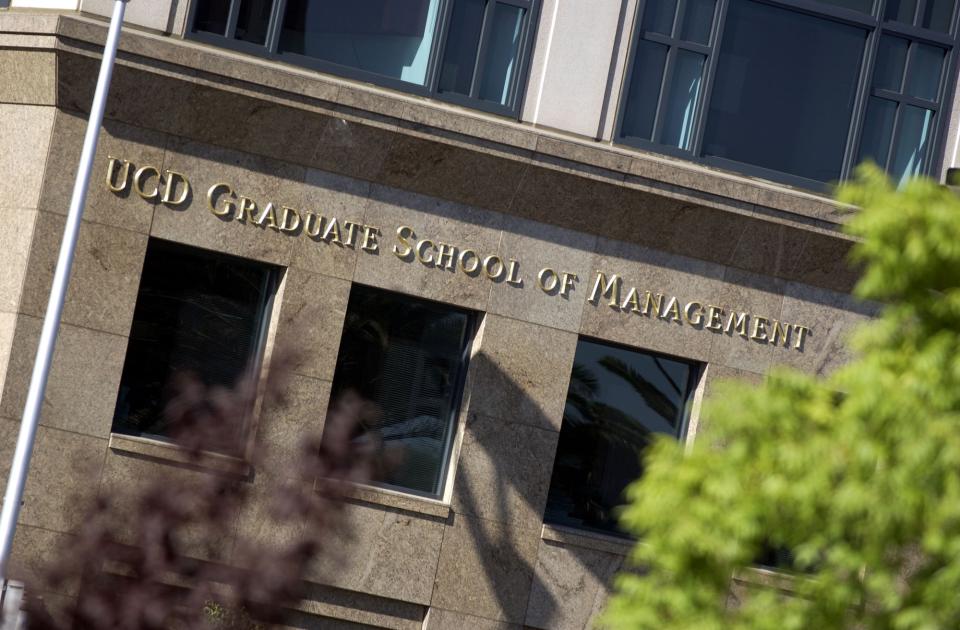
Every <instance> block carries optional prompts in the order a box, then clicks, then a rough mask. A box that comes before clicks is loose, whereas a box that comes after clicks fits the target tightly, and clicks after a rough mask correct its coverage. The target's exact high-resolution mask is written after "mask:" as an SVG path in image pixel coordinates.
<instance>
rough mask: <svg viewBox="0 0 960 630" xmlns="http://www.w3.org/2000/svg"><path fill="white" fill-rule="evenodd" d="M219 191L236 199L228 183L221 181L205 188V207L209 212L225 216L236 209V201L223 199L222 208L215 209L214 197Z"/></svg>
mask: <svg viewBox="0 0 960 630" xmlns="http://www.w3.org/2000/svg"><path fill="white" fill-rule="evenodd" d="M219 191H223V193H224V194H226V195H229V196H230V197H233V199H236V196H235V195H234V194H233V189H232V188H230V184H224V183H223V182H219V183H217V184H214V185H213V186H211V187H210V189H209V190H207V207H208V208H210V212H212V213H213V214H215V215H217V216H218V217H225V216H227V215H229V214H230V213H231V212H233V211H234V210H235V209H236V207H237V203H236V201H229V200H228V201H224V202H223V210H217V201H216V198H217V197H218V196H219Z"/></svg>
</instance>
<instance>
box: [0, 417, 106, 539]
mask: <svg viewBox="0 0 960 630" xmlns="http://www.w3.org/2000/svg"><path fill="white" fill-rule="evenodd" d="M19 427H20V422H19V421H18V420H9V419H0V457H2V463H0V479H2V480H3V484H4V486H5V485H6V483H7V476H8V474H9V472H10V460H11V458H12V456H13V449H14V446H15V444H16V439H17V433H18V430H19ZM106 448H107V441H106V440H101V439H98V438H93V437H89V436H86V435H80V434H77V433H73V432H70V431H60V430H58V429H51V428H49V427H45V426H40V427H39V428H38V430H37V438H36V442H35V443H34V448H33V457H32V458H31V462H30V475H29V477H28V478H27V485H26V488H25V490H24V495H23V507H22V508H21V509H20V519H19V523H20V524H22V525H30V526H33V527H42V528H43V529H46V530H49V531H54V532H67V533H69V532H73V531H76V529H77V528H78V527H79V526H80V525H81V524H82V523H83V521H84V519H85V518H86V515H87V513H88V511H89V508H90V502H91V501H92V500H93V498H94V497H95V496H96V489H97V480H98V479H99V478H100V473H101V469H102V466H103V455H104V452H105V451H106Z"/></svg>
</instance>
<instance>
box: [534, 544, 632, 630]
mask: <svg viewBox="0 0 960 630" xmlns="http://www.w3.org/2000/svg"><path fill="white" fill-rule="evenodd" d="M622 563H623V556H619V555H615V554H610V553H605V552H602V551H594V550H591V549H584V548H582V547H574V546H567V545H563V544H558V543H555V542H551V541H546V540H545V541H543V542H542V543H541V544H540V550H539V552H538V553H537V568H536V573H535V574H534V580H533V587H532V588H531V591H530V603H529V605H528V606H527V617H526V624H527V625H528V626H531V627H533V628H545V629H547V630H587V629H588V628H592V627H593V625H594V623H595V622H596V619H597V616H598V615H599V614H600V612H601V611H602V610H603V606H604V604H605V603H606V599H607V597H608V595H609V593H610V584H611V582H612V580H613V576H614V574H615V573H616V572H617V570H619V569H620V566H621V564H622Z"/></svg>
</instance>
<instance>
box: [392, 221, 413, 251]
mask: <svg viewBox="0 0 960 630" xmlns="http://www.w3.org/2000/svg"><path fill="white" fill-rule="evenodd" d="M416 236H417V235H416V234H415V233H414V231H413V228H412V227H407V226H406V225H401V226H400V227H398V228H397V240H398V241H400V243H401V244H402V245H403V247H404V250H405V251H401V250H400V248H399V247H398V246H397V245H394V246H393V253H394V254H395V255H396V256H397V258H400V259H403V258H406V257H407V256H409V255H410V253H411V252H412V251H413V247H412V246H411V245H410V241H408V240H407V239H408V238H416Z"/></svg>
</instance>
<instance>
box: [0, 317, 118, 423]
mask: <svg viewBox="0 0 960 630" xmlns="http://www.w3.org/2000/svg"><path fill="white" fill-rule="evenodd" d="M40 327H41V320H40V319H37V318H34V317H28V316H25V315H21V316H20V317H19V318H18V319H17V329H16V333H15V335H14V340H13V349H12V351H11V355H10V356H11V359H10V363H9V365H8V369H7V378H6V382H5V383H4V391H3V397H2V398H0V416H3V417H6V418H19V417H20V416H21V414H22V413H23V405H24V402H25V401H26V397H27V388H28V387H29V383H30V373H31V371H32V369H33V361H34V357H35V356H36V352H37V343H38V342H39V339H40ZM126 348H127V340H126V338H125V337H121V336H118V335H111V334H109V333H104V332H98V331H95V330H90V329H88V328H80V327H78V326H71V325H69V324H62V325H61V326H60V333H59V335H58V336H57V345H56V348H55V349H54V352H53V363H52V365H51V368H50V379H49V382H48V384H47V391H46V394H45V396H44V404H43V409H42V410H41V419H40V423H41V425H43V426H48V427H55V428H58V429H65V430H68V431H73V432H76V433H81V434H85V435H89V436H94V437H98V438H106V437H107V435H108V433H109V431H110V424H111V422H112V420H113V410H114V407H115V406H116V402H117V387H118V386H119V383H120V374H121V372H122V371H123V360H124V356H125V354H126Z"/></svg>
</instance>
